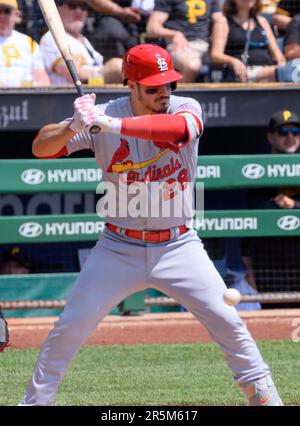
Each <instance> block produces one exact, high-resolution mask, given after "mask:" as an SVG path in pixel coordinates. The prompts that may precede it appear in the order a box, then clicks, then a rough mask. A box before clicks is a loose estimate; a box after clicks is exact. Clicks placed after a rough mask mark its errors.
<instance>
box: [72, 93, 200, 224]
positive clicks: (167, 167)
mask: <svg viewBox="0 0 300 426" xmlns="http://www.w3.org/2000/svg"><path fill="white" fill-rule="evenodd" d="M97 108H98V109H99V111H100V112H102V113H105V114H107V115H110V116H112V117H132V116H133V112H132V109H131V104H130V98H129V97H124V98H119V99H117V100H115V101H111V102H109V103H107V104H103V105H98V106H97ZM167 113H168V114H178V115H182V116H184V117H185V119H186V123H187V128H188V140H187V141H182V143H179V144H178V146H174V145H170V144H167V143H162V142H156V141H147V140H143V139H138V138H133V137H127V136H122V135H119V134H111V133H101V132H100V133H98V134H97V135H90V134H88V133H87V132H80V133H78V134H77V135H75V136H74V137H73V138H72V139H71V140H70V141H69V143H68V145H67V151H68V154H71V153H72V152H75V151H78V150H81V149H92V150H93V151H94V152H95V157H96V160H97V164H98V166H99V167H100V169H102V171H103V181H105V182H109V183H110V184H113V185H114V187H115V188H116V193H117V194H118V197H117V206H116V212H115V214H114V215H110V217H106V218H105V220H106V221H107V222H109V223H112V224H114V225H116V226H119V227H123V228H130V229H152V230H155V229H168V228H171V227H175V226H179V225H186V226H191V222H192V217H193V190H194V189H193V183H194V180H195V173H196V169H197V155H198V141H199V136H200V135H201V133H202V129H203V124H202V113H201V107H200V105H199V103H198V102H197V101H195V100H194V99H191V98H184V97H178V96H171V98H170V105H169V108H168V110H167ZM131 185H133V186H131ZM129 188H130V189H129ZM134 189H136V191H134ZM126 191H127V194H126ZM138 191H140V194H138V195H139V196H140V198H139V200H138V201H139V202H140V203H141V204H142V207H141V209H140V210H141V211H143V212H144V214H143V213H141V214H140V215H139V216H138V217H131V216H130V214H129V212H125V211H124V208H125V205H124V204H125V203H126V204H127V205H130V202H131V201H132V202H134V201H133V200H134V199H135V200H137V193H138ZM180 197H182V198H184V201H182V200H180ZM122 200H123V201H122ZM124 200H126V202H125V201H124ZM178 201H180V202H183V203H184V208H182V210H183V211H181V213H180V214H179V215H178V211H177V210H176V208H175V207H176V206H177V203H178ZM167 202H168V203H169V206H170V215H168V216H167V217H163V213H162V209H163V208H164V206H165V205H164V203H167ZM175 205H176V206H175ZM120 210H122V212H121V213H122V214H121V213H120ZM175 210H176V212H175ZM153 212H154V213H153ZM155 214H156V217H154V216H155Z"/></svg>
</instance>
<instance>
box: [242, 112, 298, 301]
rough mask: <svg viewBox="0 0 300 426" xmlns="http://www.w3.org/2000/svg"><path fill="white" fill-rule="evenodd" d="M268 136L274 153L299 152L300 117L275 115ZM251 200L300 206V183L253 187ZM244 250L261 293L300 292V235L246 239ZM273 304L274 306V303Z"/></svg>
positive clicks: (256, 204) (252, 204) (253, 204)
mask: <svg viewBox="0 0 300 426" xmlns="http://www.w3.org/2000/svg"><path fill="white" fill-rule="evenodd" d="M267 139H268V142H269V143H270V146H271V153H272V154H288V155H292V154H296V153H299V151H300V118H299V116H298V115H297V114H295V113H294V112H292V111H288V110H285V111H279V112H277V113H275V114H273V115H272V117H271V118H270V121H269V130H268V133H267ZM248 202H249V208H251V209H290V210H292V209H299V208H300V184H299V187H289V188H260V189H253V190H250V191H249V196H248ZM288 214H292V213H286V215H288ZM242 253H243V260H244V262H245V264H246V266H247V268H248V274H247V279H248V282H249V283H251V284H252V286H257V289H258V291H259V292H263V291H267V292H268V291H300V238H299V237H297V236H288V237H259V238H246V239H244V240H243V243H242ZM279 306H280V305H279ZM281 306H282V305H281ZM283 306H284V307H286V306H287V305H286V304H284V305H283ZM294 306H295V304H293V305H291V307H294ZM272 307H275V305H274V304H272Z"/></svg>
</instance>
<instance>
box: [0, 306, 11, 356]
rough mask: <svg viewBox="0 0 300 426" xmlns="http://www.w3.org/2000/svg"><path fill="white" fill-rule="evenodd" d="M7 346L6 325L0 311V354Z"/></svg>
mask: <svg viewBox="0 0 300 426" xmlns="http://www.w3.org/2000/svg"><path fill="white" fill-rule="evenodd" d="M8 346H10V343H9V332H8V325H7V322H6V319H5V318H4V315H3V312H2V311H1V309H0V352H3V351H4V349H5V348H7V347H8Z"/></svg>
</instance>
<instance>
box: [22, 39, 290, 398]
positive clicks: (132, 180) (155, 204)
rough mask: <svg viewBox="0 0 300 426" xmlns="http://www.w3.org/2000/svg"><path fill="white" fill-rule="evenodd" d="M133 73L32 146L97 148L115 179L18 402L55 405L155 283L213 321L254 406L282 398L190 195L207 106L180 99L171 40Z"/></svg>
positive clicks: (143, 53) (106, 173) (137, 58)
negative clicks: (94, 349)
mask: <svg viewBox="0 0 300 426" xmlns="http://www.w3.org/2000/svg"><path fill="white" fill-rule="evenodd" d="M123 77H124V84H127V85H128V86H129V89H130V97H122V98H119V99H117V100H114V101H111V102H108V103H107V104H104V105H96V106H95V98H94V96H93V95H85V96H83V97H80V98H78V99H76V101H75V103H74V110H75V112H74V116H73V118H72V119H67V120H65V121H64V122H62V123H59V124H50V125H47V126H45V127H43V128H42V129H41V131H40V133H39V134H38V136H37V137H36V139H35V141H34V144H33V153H34V154H35V155H36V156H37V157H40V158H49V157H57V156H61V155H69V154H71V153H72V152H74V151H77V150H80V149H86V148H89V149H91V150H93V151H94V153H95V157H96V159H97V163H98V165H99V167H100V168H101V169H102V171H103V179H104V181H106V182H107V193H106V194H105V196H104V197H103V198H102V199H101V200H103V199H105V202H103V203H102V204H101V205H100V207H99V209H100V213H101V214H102V215H104V216H105V220H106V229H105V232H104V233H103V234H102V237H101V239H100V241H98V242H97V244H96V245H95V247H94V248H93V249H92V251H91V254H90V256H89V258H88V259H87V261H86V262H85V264H84V267H83V269H82V270H81V272H80V274H79V276H78V278H77V280H76V282H75V284H74V287H73V290H72V292H71V295H70V297H69V300H68V301H67V304H66V307H65V309H64V312H63V313H62V314H61V316H60V318H59V320H58V321H57V322H56V323H55V326H54V328H53V330H52V331H51V332H50V334H49V336H48V338H47V340H46V342H45V343H44V345H43V347H42V349H41V352H40V355H39V358H38V361H37V363H36V366H35V368H34V370H33V374H32V379H31V381H30V383H29V386H28V389H27V391H26V394H25V396H24V399H23V400H22V401H21V402H20V404H19V405H43V406H44V405H51V404H53V402H54V398H55V394H56V392H57V387H58V385H59V383H60V381H61V380H62V379H63V377H64V375H65V373H66V371H67V368H68V366H69V364H70V362H71V360H72V358H73V357H74V356H75V354H76V353H77V351H78V350H79V348H80V347H81V345H82V344H83V343H84V342H85V341H86V339H87V338H88V337H89V335H90V334H91V333H92V331H93V330H94V329H95V327H96V326H97V325H98V323H99V322H100V321H101V320H102V319H103V317H104V316H105V315H107V314H108V313H109V312H110V311H111V309H112V308H113V307H114V306H116V305H117V304H119V303H120V302H121V301H122V300H123V299H125V298H126V297H128V296H129V295H130V294H132V293H134V292H137V291H141V290H143V289H146V288H149V287H150V288H155V289H157V290H159V291H162V292H163V293H166V294H168V295H169V296H171V297H173V298H175V299H176V300H178V301H179V302H180V303H181V304H182V305H184V306H185V307H187V308H188V309H189V310H190V311H191V312H192V313H193V314H194V315H195V316H196V317H197V318H198V319H199V321H201V323H202V324H203V325H204V326H205V327H206V328H207V330H208V332H209V334H210V336H211V338H212V340H213V341H214V342H216V343H218V345H219V346H220V348H221V350H222V351H223V353H224V355H225V359H226V362H227V364H228V366H229V368H230V369H231V371H232V373H233V376H234V379H235V380H236V382H237V383H238V384H239V386H240V388H241V390H242V391H243V393H244V394H245V396H246V398H247V399H248V400H249V404H250V405H270V406H271V405H282V402H281V399H280V397H279V395H278V393H277V390H276V388H275V385H274V383H273V381H272V378H271V373H270V370H269V367H268V366H267V365H266V364H265V363H264V361H263V359H262V357H261V355H260V353H259V351H258V348H257V346H256V344H255V342H254V340H253V338H252V337H251V335H250V334H249V332H248V330H247V328H246V326H245V324H244V323H243V321H242V320H241V319H240V317H239V315H238V313H237V311H236V309H235V308H234V307H232V306H228V305H226V304H225V302H224V300H223V294H224V292H225V290H226V286H225V284H224V282H223V281H222V279H221V277H220V275H219V274H218V272H217V270H216V269H215V267H214V265H213V263H212V262H211V260H210V259H209V258H208V256H207V253H206V251H205V249H204V247H203V244H202V243H201V240H200V239H199V238H198V236H197V234H196V232H195V231H194V230H193V229H192V216H193V208H192V207H193V206H192V197H190V196H189V195H188V194H189V193H190V192H191V191H190V186H191V185H190V184H191V183H193V182H194V180H195V173H196V165H197V153H198V141H199V136H200V135H201V133H202V131H203V123H202V118H201V107H200V105H199V104H198V102H196V101H195V100H194V99H191V98H184V97H177V96H173V95H172V94H171V92H172V90H175V88H176V82H177V80H179V79H181V77H182V76H181V74H179V73H178V72H177V71H175V70H174V69H173V65H172V62H171V58H170V56H169V54H168V53H167V52H166V51H165V50H164V49H162V48H161V47H158V46H154V45H151V44H142V45H138V46H135V47H133V48H132V49H130V50H129V51H128V52H127V53H126V55H125V57H124V59H123ZM94 124H97V125H98V126H100V127H101V132H100V133H98V134H96V135H92V134H91V133H89V128H91V127H92V126H93V125H94ZM158 187H159V188H158ZM109 193H110V194H109ZM108 194H109V196H108ZM180 200H184V203H180ZM167 204H168V206H169V207H170V208H169V211H168V213H167V214H166V211H167V209H165V206H166V205H167ZM187 204H188V205H187ZM180 205H181V207H182V208H181V209H179V208H178V206H180ZM149 206H150V207H151V208H149Z"/></svg>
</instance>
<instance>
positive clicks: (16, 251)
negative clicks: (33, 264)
mask: <svg viewBox="0 0 300 426" xmlns="http://www.w3.org/2000/svg"><path fill="white" fill-rule="evenodd" d="M1 260H2V262H10V261H15V262H18V263H19V264H21V265H24V266H29V265H30V259H29V256H28V254H27V252H26V251H25V250H23V249H22V248H21V247H18V246H12V247H10V248H9V249H7V250H5V251H4V252H3V253H2V259H1Z"/></svg>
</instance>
